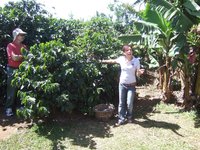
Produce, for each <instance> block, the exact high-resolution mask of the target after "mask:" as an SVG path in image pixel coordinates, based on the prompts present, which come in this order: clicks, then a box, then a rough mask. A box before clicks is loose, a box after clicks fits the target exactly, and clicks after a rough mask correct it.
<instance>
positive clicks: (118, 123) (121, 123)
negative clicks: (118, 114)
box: [115, 121, 124, 127]
mask: <svg viewBox="0 0 200 150" xmlns="http://www.w3.org/2000/svg"><path fill="white" fill-rule="evenodd" d="M123 124H124V122H120V121H118V122H117V123H115V127H119V126H121V125H123Z"/></svg>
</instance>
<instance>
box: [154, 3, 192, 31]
mask: <svg viewBox="0 0 200 150" xmlns="http://www.w3.org/2000/svg"><path fill="white" fill-rule="evenodd" d="M151 4H154V6H155V7H158V6H159V7H162V9H160V10H162V11H160V13H162V14H163V16H165V17H166V19H169V20H170V21H172V23H173V28H174V29H176V30H177V31H178V32H185V31H188V30H189V28H190V27H191V26H192V25H193V22H192V21H191V19H190V18H188V17H187V16H186V15H185V14H184V13H183V12H181V11H180V9H178V8H176V7H175V6H174V5H172V4H171V3H170V2H168V1H166V0H151ZM172 14H173V16H172Z"/></svg>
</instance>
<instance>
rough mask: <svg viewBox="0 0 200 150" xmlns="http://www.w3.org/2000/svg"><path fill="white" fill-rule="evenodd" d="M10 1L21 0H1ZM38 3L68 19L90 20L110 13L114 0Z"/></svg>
mask: <svg viewBox="0 0 200 150" xmlns="http://www.w3.org/2000/svg"><path fill="white" fill-rule="evenodd" d="M9 1H14V2H16V1H20V0H0V6H4V5H5V4H6V3H8V2H9ZM119 1H120V2H122V3H132V2H133V1H134V0H119ZM36 2H37V3H41V4H43V5H45V9H47V10H48V11H49V12H50V13H51V14H53V16H54V17H57V18H63V19H68V18H69V17H70V16H71V15H72V16H73V18H75V19H84V20H88V19H90V18H91V17H93V16H96V12H97V11H98V12H100V13H105V14H110V13H111V12H110V10H109V9H108V4H110V3H113V2H114V0H36Z"/></svg>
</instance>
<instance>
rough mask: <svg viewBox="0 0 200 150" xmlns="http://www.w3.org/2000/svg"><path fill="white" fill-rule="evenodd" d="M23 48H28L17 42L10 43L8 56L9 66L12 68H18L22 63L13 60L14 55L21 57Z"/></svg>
mask: <svg viewBox="0 0 200 150" xmlns="http://www.w3.org/2000/svg"><path fill="white" fill-rule="evenodd" d="M21 48H26V46H25V45H23V44H18V43H16V42H12V43H9V44H8V46H7V55H8V66H9V67H12V68H18V67H19V65H20V64H21V63H22V61H14V60H13V59H12V53H14V54H15V55H21Z"/></svg>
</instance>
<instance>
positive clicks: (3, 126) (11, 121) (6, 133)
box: [0, 107, 31, 140]
mask: <svg viewBox="0 0 200 150" xmlns="http://www.w3.org/2000/svg"><path fill="white" fill-rule="evenodd" d="M30 125H31V123H30V122H27V121H24V120H21V119H19V118H17V117H16V116H12V117H6V116H5V114H4V112H3V107H1V108H0V135H1V136H0V140H3V139H6V138H9V137H10V136H11V135H13V134H15V133H17V132H21V131H22V130H24V129H26V128H28V127H29V126H30Z"/></svg>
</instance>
